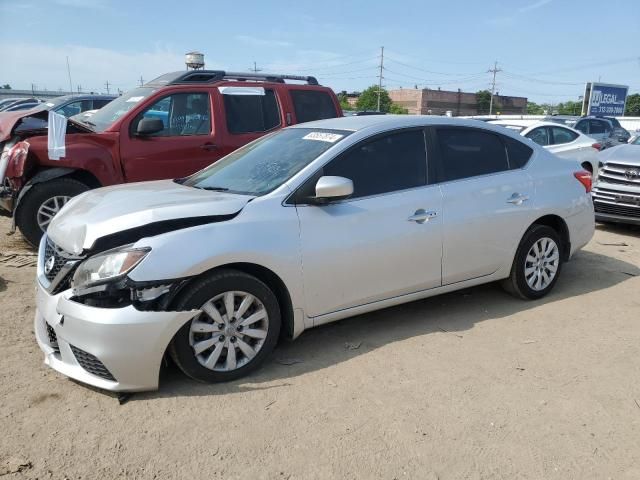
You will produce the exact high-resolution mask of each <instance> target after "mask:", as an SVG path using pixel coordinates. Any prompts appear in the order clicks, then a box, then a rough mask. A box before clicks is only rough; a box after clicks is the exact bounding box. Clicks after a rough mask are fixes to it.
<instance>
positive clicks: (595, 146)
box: [591, 143, 602, 151]
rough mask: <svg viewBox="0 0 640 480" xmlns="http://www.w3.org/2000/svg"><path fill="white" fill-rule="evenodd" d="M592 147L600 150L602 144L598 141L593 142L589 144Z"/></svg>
mask: <svg viewBox="0 0 640 480" xmlns="http://www.w3.org/2000/svg"><path fill="white" fill-rule="evenodd" d="M591 146H592V147H593V148H595V149H596V150H598V151H600V150H601V149H602V145H600V144H599V143H594V144H593V145H591Z"/></svg>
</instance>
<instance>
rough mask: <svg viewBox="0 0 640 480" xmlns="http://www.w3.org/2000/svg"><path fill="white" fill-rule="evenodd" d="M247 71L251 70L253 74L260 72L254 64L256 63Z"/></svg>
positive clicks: (254, 63)
mask: <svg viewBox="0 0 640 480" xmlns="http://www.w3.org/2000/svg"><path fill="white" fill-rule="evenodd" d="M249 70H251V71H252V72H253V73H258V72H261V71H262V69H261V68H258V65H257V64H256V62H253V68H251V67H249Z"/></svg>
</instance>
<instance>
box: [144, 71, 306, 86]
mask: <svg viewBox="0 0 640 480" xmlns="http://www.w3.org/2000/svg"><path fill="white" fill-rule="evenodd" d="M223 80H236V81H239V82H246V81H262V82H275V83H285V80H298V81H301V82H307V85H318V80H317V79H316V77H310V76H302V75H281V74H270V73H265V74H261V73H238V72H225V71H224V70H189V71H188V72H171V73H165V74H164V75H161V76H159V77H158V78H156V79H154V80H151V81H150V82H148V83H147V85H188V84H193V83H216V82H221V81H223Z"/></svg>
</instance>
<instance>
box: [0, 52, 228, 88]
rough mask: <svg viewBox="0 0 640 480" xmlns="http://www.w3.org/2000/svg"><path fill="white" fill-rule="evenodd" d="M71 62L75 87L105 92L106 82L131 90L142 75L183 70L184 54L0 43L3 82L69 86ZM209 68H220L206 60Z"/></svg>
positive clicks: (23, 85) (150, 76)
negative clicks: (67, 58) (4, 67)
mask: <svg viewBox="0 0 640 480" xmlns="http://www.w3.org/2000/svg"><path fill="white" fill-rule="evenodd" d="M67 56H68V57H69V62H70V64H71V78H72V81H73V88H74V89H76V88H77V86H78V85H81V86H82V88H83V90H85V91H104V90H105V85H104V84H105V82H106V81H109V84H110V85H112V87H111V89H112V90H111V91H112V92H113V91H115V90H117V89H118V88H120V89H122V90H123V91H124V90H128V89H130V88H133V87H135V86H136V85H137V84H138V83H139V79H140V76H141V75H142V77H143V78H144V80H145V81H149V80H151V79H153V78H155V77H157V76H159V75H162V74H163V73H167V72H171V71H176V70H182V69H184V68H185V66H184V54H182V53H177V52H175V51H172V50H170V49H168V48H161V47H158V48H156V49H155V50H154V51H149V52H131V53H128V52H126V53H124V52H116V51H114V50H109V49H103V48H91V47H85V46H81V45H62V46H50V45H44V44H25V43H8V42H2V43H0V58H2V63H3V65H5V66H7V65H11V68H7V69H5V72H4V75H3V78H2V81H3V83H9V84H11V86H13V87H14V88H17V89H21V88H30V87H31V84H32V83H34V84H36V85H37V86H38V88H43V87H45V86H46V87H47V88H48V89H50V90H57V89H58V88H62V89H64V90H68V89H69V78H68V76H67V61H66V57H67ZM205 60H206V57H205ZM207 68H220V66H219V65H217V64H214V63H209V62H207Z"/></svg>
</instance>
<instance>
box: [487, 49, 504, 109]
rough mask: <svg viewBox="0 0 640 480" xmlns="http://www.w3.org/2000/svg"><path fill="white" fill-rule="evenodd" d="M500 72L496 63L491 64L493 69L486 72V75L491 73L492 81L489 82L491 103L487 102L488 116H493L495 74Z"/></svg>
mask: <svg viewBox="0 0 640 480" xmlns="http://www.w3.org/2000/svg"><path fill="white" fill-rule="evenodd" d="M501 71H502V70H501V69H499V68H498V62H497V61H496V62H494V63H493V68H490V69H489V70H487V72H488V73H493V80H492V81H491V101H490V102H489V115H492V114H493V95H494V94H495V92H496V73H498V72H501Z"/></svg>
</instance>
